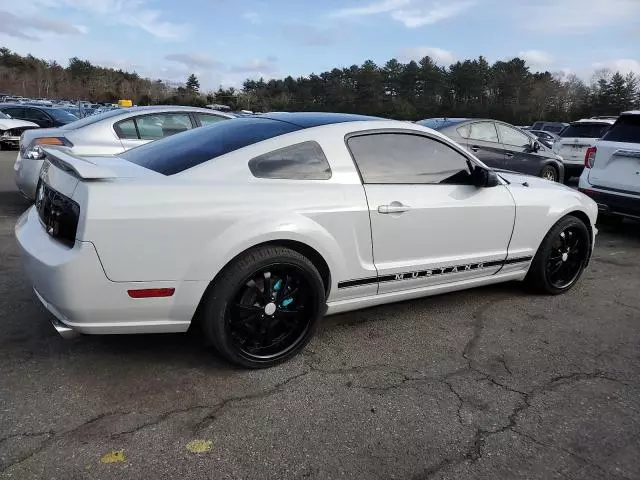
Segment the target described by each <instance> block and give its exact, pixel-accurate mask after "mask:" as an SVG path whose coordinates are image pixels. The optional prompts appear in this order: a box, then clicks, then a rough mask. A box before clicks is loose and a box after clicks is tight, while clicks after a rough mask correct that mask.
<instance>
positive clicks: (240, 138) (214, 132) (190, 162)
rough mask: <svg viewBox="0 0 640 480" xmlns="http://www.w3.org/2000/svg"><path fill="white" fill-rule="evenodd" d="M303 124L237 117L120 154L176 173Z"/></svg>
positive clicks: (140, 162) (146, 165) (136, 161)
mask: <svg viewBox="0 0 640 480" xmlns="http://www.w3.org/2000/svg"><path fill="white" fill-rule="evenodd" d="M301 128H302V127H300V126H298V125H294V124H292V123H288V122H282V121H279V120H272V119H269V118H260V117H243V118H235V119H233V120H230V121H228V122H218V123H214V124H213V125H210V126H207V127H200V128H196V129H193V130H189V131H187V132H183V133H180V134H178V135H173V136H171V137H166V138H163V139H161V140H157V141H155V142H151V143H148V144H146V145H142V146H141V147H137V148H134V149H131V150H129V151H128V152H125V153H123V154H121V155H120V157H121V158H124V159H125V160H128V161H130V162H132V163H135V164H137V165H140V166H142V167H145V168H148V169H149V170H153V171H155V172H158V173H162V174H163V175H173V174H175V173H179V172H182V171H184V170H187V169H189V168H192V167H195V166H196V165H200V164H202V163H205V162H207V161H209V160H212V159H214V158H216V157H219V156H221V155H224V154H226V153H229V152H233V151H235V150H239V149H240V148H243V147H246V146H247V145H252V144H254V143H258V142H261V141H263V140H266V139H268V138H273V137H277V136H279V135H284V134H285V133H290V132H294V131H296V130H300V129H301Z"/></svg>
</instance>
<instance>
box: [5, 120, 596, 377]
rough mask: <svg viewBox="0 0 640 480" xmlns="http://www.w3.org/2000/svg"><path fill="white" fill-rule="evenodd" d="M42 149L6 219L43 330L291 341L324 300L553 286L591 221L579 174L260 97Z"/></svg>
mask: <svg viewBox="0 0 640 480" xmlns="http://www.w3.org/2000/svg"><path fill="white" fill-rule="evenodd" d="M44 152H45V154H46V155H47V157H48V159H47V161H46V162H45V163H44V165H43V168H42V173H41V181H40V183H39V187H38V195H37V201H36V204H35V206H33V207H31V208H30V209H29V210H28V211H27V212H26V213H25V214H24V215H23V216H22V217H21V218H20V219H19V220H18V224H17V226H16V236H17V240H18V243H19V245H20V248H21V251H22V258H23V262H24V267H25V269H26V272H27V274H28V276H29V278H30V280H31V282H32V283H33V286H34V290H35V292H36V295H37V297H38V298H39V299H40V300H41V301H42V303H43V305H44V306H45V307H46V308H47V309H48V310H49V311H50V312H51V313H52V314H53V316H54V317H55V320H54V325H55V326H56V328H57V329H58V331H59V332H60V333H62V334H63V335H67V336H70V335H72V334H73V333H74V332H75V333H78V332H80V333H87V334H107V333H108V334H115V333H120V334H124V333H151V332H184V331H186V330H187V329H188V328H189V327H190V325H191V324H192V323H195V325H194V327H198V328H201V329H202V331H203V332H204V335H205V336H206V337H207V339H208V340H209V341H211V342H212V343H213V344H214V345H215V347H216V348H217V349H218V351H219V352H220V353H221V354H222V355H223V356H224V357H225V358H227V359H228V360H229V361H231V362H235V363H237V364H239V365H242V366H245V367H266V366H270V365H274V364H276V363H278V362H280V361H283V360H285V359H287V358H290V357H291V356H293V355H295V354H296V353H297V352H298V351H299V350H300V349H301V348H303V346H304V345H305V344H306V343H307V342H308V341H309V340H310V338H311V337H312V335H313V333H314V330H315V328H316V326H317V324H318V321H319V320H320V318H321V317H322V316H323V315H324V314H325V313H326V314H334V313H340V312H346V311H349V310H355V309H360V308H365V307H370V306H373V305H379V304H384V303H389V302H395V301H399V300H407V299H411V298H417V297H422V296H426V295H434V294H438V293H443V292H449V291H454V290H460V289H464V288H470V287H475V286H480V285H488V284H493V283H497V282H503V281H511V280H527V281H528V282H529V283H530V284H531V285H532V286H534V287H535V288H537V289H538V290H539V291H541V292H546V293H550V294H559V293H564V292H566V291H567V290H569V289H570V288H571V287H572V286H573V285H575V283H576V282H577V281H578V279H579V278H580V275H581V274H582V272H583V270H584V268H585V266H586V265H587V262H588V260H589V257H590V255H591V252H592V247H593V242H594V236H595V234H596V229H595V228H594V223H595V222H596V216H597V207H596V205H595V203H594V202H593V201H592V200H590V199H589V198H588V197H586V196H584V195H582V194H581V193H579V192H578V191H576V190H572V189H570V188H568V187H566V186H564V185H560V184H557V183H553V182H548V181H545V180H542V179H538V178H535V177H528V176H523V175H518V174H504V173H500V174H497V173H496V172H495V171H493V170H491V169H490V168H488V167H487V166H486V165H484V164H483V163H482V162H480V161H479V160H478V159H477V158H476V157H475V156H473V155H472V154H470V153H469V152H468V151H467V150H466V149H465V148H463V147H462V146H460V145H458V144H456V143H455V142H453V141H452V140H450V139H449V138H447V137H446V136H444V135H442V134H440V133H438V132H436V131H434V130H431V129H428V128H425V127H422V126H420V125H416V124H413V123H407V122H401V121H393V120H383V119H376V118H372V117H363V116H359V115H346V114H315V113H283V114H266V115H259V116H253V117H243V118H238V119H235V120H233V121H229V122H219V123H216V124H214V125H211V126H208V127H204V128H199V129H195V130H192V131H189V132H186V133H183V134H181V135H176V136H173V137H169V138H165V139H162V140H159V141H157V142H153V143H151V144H149V145H144V146H141V147H139V148H135V149H132V150H129V151H128V152H125V153H123V154H121V155H120V158H118V157H110V158H104V159H96V158H93V159H92V158H81V157H77V156H74V155H71V154H69V153H68V152H66V151H64V150H61V149H57V148H50V147H46V148H45V149H44ZM516 213H517V214H516Z"/></svg>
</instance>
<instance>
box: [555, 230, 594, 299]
mask: <svg viewBox="0 0 640 480" xmlns="http://www.w3.org/2000/svg"><path fill="white" fill-rule="evenodd" d="M588 242H589V238H588V237H587V238H585V236H584V234H583V231H582V230H581V229H579V228H577V227H575V226H571V227H567V228H565V229H564V230H562V231H561V232H560V234H559V235H557V236H556V238H555V240H554V242H553V244H552V246H551V251H550V252H549V255H548V257H547V278H548V279H549V283H550V284H551V285H552V286H553V287H554V288H557V289H560V290H563V289H565V288H567V287H568V286H570V285H571V284H572V283H574V282H575V281H576V279H577V278H578V276H579V275H580V273H581V272H582V269H583V268H584V265H585V263H586V260H587V256H588V252H589V245H588Z"/></svg>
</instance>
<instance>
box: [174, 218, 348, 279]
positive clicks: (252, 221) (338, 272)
mask: <svg viewBox="0 0 640 480" xmlns="http://www.w3.org/2000/svg"><path fill="white" fill-rule="evenodd" d="M277 240H293V241H296V242H300V243H303V244H305V245H307V246H309V247H311V248H313V249H314V250H316V251H317V252H318V253H319V254H320V255H322V257H323V258H324V260H325V261H326V262H327V265H328V266H329V270H330V272H331V278H332V279H334V280H333V281H334V282H335V281H336V280H335V279H337V278H342V277H344V276H345V274H344V272H343V269H344V267H343V265H345V264H346V262H345V258H344V255H343V251H342V249H341V248H340V246H339V244H338V242H337V240H336V239H335V238H334V237H333V236H332V235H331V234H330V233H329V232H328V231H327V230H326V229H325V228H324V227H323V226H322V225H320V224H319V223H317V222H316V221H314V220H313V219H311V218H309V217H305V216H303V215H300V214H295V215H293V216H292V215H291V214H290V213H289V214H287V216H286V218H285V217H281V218H278V217H275V218H274V217H270V218H264V217H263V216H254V217H249V218H247V219H245V220H243V221H241V222H238V223H235V224H233V225H232V226H230V227H229V228H227V229H226V230H224V231H222V232H220V234H219V235H217V236H216V237H215V238H212V239H211V240H210V241H208V242H207V243H206V245H205V247H204V250H203V251H202V252H199V253H198V255H197V258H195V259H194V261H193V263H192V264H191V265H190V267H189V268H188V270H187V273H186V277H185V280H197V281H203V280H208V281H210V280H213V278H214V277H215V276H216V275H217V274H218V273H219V272H220V270H222V269H223V268H224V267H225V266H226V265H227V264H228V263H229V262H230V261H231V260H232V259H233V258H235V257H236V256H238V255H239V254H241V253H242V252H244V251H246V250H248V249H250V248H251V247H254V246H256V245H259V244H261V243H265V242H272V241H277ZM332 287H333V285H332Z"/></svg>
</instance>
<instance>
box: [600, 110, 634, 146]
mask: <svg viewBox="0 0 640 480" xmlns="http://www.w3.org/2000/svg"><path fill="white" fill-rule="evenodd" d="M602 139H603V140H607V141H609V142H625V143H640V115H622V116H620V117H619V118H618V120H616V123H614V124H613V126H612V127H611V128H610V129H609V130H608V131H607V133H605V135H604V137H602Z"/></svg>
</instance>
